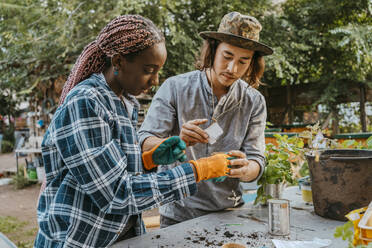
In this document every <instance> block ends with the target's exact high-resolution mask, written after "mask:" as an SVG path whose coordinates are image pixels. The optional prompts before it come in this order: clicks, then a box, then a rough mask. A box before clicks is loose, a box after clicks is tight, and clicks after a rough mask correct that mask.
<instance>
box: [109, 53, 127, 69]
mask: <svg viewBox="0 0 372 248" xmlns="http://www.w3.org/2000/svg"><path fill="white" fill-rule="evenodd" d="M111 65H112V66H113V67H115V68H116V69H119V68H122V67H123V66H125V59H124V58H123V56H121V55H120V54H115V55H114V56H112V57H111Z"/></svg>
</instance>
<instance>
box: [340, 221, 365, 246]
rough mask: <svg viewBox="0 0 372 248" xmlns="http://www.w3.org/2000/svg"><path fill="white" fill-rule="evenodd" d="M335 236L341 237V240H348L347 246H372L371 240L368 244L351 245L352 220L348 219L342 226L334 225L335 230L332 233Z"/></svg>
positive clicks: (352, 233)
mask: <svg viewBox="0 0 372 248" xmlns="http://www.w3.org/2000/svg"><path fill="white" fill-rule="evenodd" d="M333 235H334V236H335V238H342V240H347V241H348V248H372V242H370V243H369V244H368V245H357V246H354V245H353V236H354V231H353V222H351V221H348V222H346V223H345V224H344V225H342V226H338V227H336V230H335V232H334V234H333Z"/></svg>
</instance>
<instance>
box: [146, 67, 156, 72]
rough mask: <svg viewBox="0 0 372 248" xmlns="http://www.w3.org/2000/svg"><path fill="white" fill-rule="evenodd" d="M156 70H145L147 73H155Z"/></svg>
mask: <svg viewBox="0 0 372 248" xmlns="http://www.w3.org/2000/svg"><path fill="white" fill-rule="evenodd" d="M154 71H155V69H154V68H145V72H146V73H154Z"/></svg>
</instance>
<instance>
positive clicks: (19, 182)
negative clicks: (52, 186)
mask: <svg viewBox="0 0 372 248" xmlns="http://www.w3.org/2000/svg"><path fill="white" fill-rule="evenodd" d="M12 179H13V180H12V182H11V184H13V185H14V187H15V188H16V189H23V188H25V187H27V186H29V185H31V184H34V183H35V181H30V180H29V179H28V178H26V177H25V175H24V167H23V166H21V167H20V168H19V169H18V172H17V174H16V175H14V176H13V177H12Z"/></svg>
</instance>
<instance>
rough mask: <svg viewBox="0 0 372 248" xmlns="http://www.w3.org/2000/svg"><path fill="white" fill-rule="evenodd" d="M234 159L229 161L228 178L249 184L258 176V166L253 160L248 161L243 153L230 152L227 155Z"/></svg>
mask: <svg viewBox="0 0 372 248" xmlns="http://www.w3.org/2000/svg"><path fill="white" fill-rule="evenodd" d="M227 154H228V155H230V156H232V157H236V159H232V160H230V166H231V170H230V174H229V175H228V177H231V178H239V179H240V180H241V181H243V182H250V181H253V180H255V179H256V178H257V177H258V175H259V174H260V169H261V167H260V165H259V164H258V162H256V161H254V160H248V159H247V158H246V157H247V156H246V155H245V153H243V152H241V151H236V150H233V151H230V152H228V153H227Z"/></svg>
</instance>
